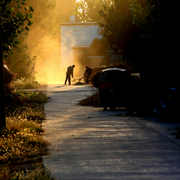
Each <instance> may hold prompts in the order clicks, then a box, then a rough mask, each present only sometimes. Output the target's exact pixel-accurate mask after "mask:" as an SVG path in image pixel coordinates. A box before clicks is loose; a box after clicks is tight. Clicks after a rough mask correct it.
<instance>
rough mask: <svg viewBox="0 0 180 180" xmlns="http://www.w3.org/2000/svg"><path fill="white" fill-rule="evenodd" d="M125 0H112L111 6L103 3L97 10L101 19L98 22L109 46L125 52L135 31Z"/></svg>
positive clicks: (127, 2) (116, 51)
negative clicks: (101, 7)
mask: <svg viewBox="0 0 180 180" xmlns="http://www.w3.org/2000/svg"><path fill="white" fill-rule="evenodd" d="M129 8H130V4H129V1H127V0H114V2H113V4H111V6H107V5H104V6H103V9H101V10H100V11H99V13H100V16H101V17H102V18H103V21H101V22H99V26H100V28H101V32H102V34H103V36H104V37H105V38H106V40H107V42H108V45H109V47H110V48H111V50H112V51H113V52H115V53H123V54H126V49H127V47H128V45H129V42H130V41H131V39H132V38H133V36H134V34H135V33H136V29H137V28H136V26H134V25H133V24H132V19H131V14H130V11H129Z"/></svg>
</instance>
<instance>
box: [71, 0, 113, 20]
mask: <svg viewBox="0 0 180 180" xmlns="http://www.w3.org/2000/svg"><path fill="white" fill-rule="evenodd" d="M112 1H113V0H83V1H77V2H76V6H75V8H74V14H75V15H76V16H77V17H78V18H79V19H80V21H81V22H91V21H93V22H97V21H100V20H101V17H100V15H99V13H98V11H99V10H100V9H101V8H102V7H103V5H105V4H106V6H110V4H111V3H112Z"/></svg>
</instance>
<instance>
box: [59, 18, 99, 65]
mask: <svg viewBox="0 0 180 180" xmlns="http://www.w3.org/2000/svg"><path fill="white" fill-rule="evenodd" d="M70 20H71V21H70V22H68V23H63V24H61V67H62V68H65V67H68V66H70V65H72V64H81V62H79V61H78V59H79V57H80V56H81V55H82V53H85V51H86V50H87V49H88V48H89V46H90V44H91V43H92V41H93V39H94V38H96V37H97V38H101V36H99V35H98V33H97V30H98V24H97V23H96V22H77V21H75V18H74V16H71V17H70Z"/></svg>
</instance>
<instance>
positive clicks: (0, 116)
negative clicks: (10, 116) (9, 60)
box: [0, 0, 6, 130]
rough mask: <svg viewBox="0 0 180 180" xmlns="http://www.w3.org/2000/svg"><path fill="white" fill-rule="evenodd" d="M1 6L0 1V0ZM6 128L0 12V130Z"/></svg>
mask: <svg viewBox="0 0 180 180" xmlns="http://www.w3.org/2000/svg"><path fill="white" fill-rule="evenodd" d="M0 4H1V0H0ZM5 126H6V118H5V103H4V78H3V57H2V31H1V12H0V130H2V129H3V127H5Z"/></svg>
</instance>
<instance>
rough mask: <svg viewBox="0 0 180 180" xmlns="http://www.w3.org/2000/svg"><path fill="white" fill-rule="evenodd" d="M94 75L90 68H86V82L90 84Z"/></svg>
mask: <svg viewBox="0 0 180 180" xmlns="http://www.w3.org/2000/svg"><path fill="white" fill-rule="evenodd" d="M91 74H92V69H91V68H90V67H88V66H86V70H85V72H84V79H85V82H86V83H88V82H89V78H90V76H91Z"/></svg>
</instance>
